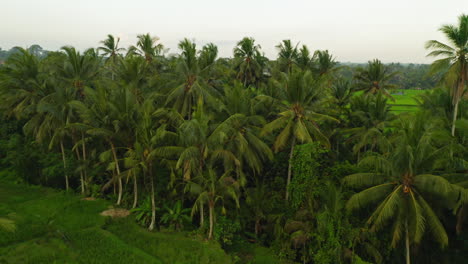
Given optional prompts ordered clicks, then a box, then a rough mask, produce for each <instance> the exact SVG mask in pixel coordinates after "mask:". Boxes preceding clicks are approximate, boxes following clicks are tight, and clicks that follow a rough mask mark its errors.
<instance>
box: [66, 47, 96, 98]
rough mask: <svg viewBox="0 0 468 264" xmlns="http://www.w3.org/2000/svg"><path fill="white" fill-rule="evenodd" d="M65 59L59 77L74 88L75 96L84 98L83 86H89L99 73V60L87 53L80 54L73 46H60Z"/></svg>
mask: <svg viewBox="0 0 468 264" xmlns="http://www.w3.org/2000/svg"><path fill="white" fill-rule="evenodd" d="M62 50H63V51H64V52H65V55H66V57H65V61H64V62H63V63H64V64H63V67H62V68H61V69H60V77H61V78H62V80H63V81H64V82H67V84H68V85H71V86H73V87H74V88H75V89H76V92H77V97H79V98H80V99H83V98H84V96H85V95H84V87H90V85H91V84H92V81H94V80H95V79H96V78H97V76H98V74H99V62H98V61H97V60H96V58H95V57H93V56H91V55H89V54H81V53H80V52H79V51H77V50H76V49H75V48H74V47H69V46H65V47H62Z"/></svg>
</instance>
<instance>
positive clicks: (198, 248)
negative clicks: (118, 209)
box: [0, 177, 232, 264]
mask: <svg viewBox="0 0 468 264" xmlns="http://www.w3.org/2000/svg"><path fill="white" fill-rule="evenodd" d="M110 205H111V204H110V203H109V202H107V201H104V200H95V201H84V200H81V198H80V197H79V196H78V195H73V194H67V193H65V192H63V191H62V192H59V191H56V190H53V189H49V188H44V187H37V186H26V185H22V184H15V183H11V182H7V181H5V180H2V179H1V177H0V217H6V218H8V219H12V220H14V222H15V224H16V231H15V232H7V231H5V230H0V263H2V264H3V263H31V264H32V263H34V264H39V263H156V264H159V263H231V262H232V261H231V257H230V256H228V255H227V254H226V253H225V252H224V251H223V250H222V249H221V248H220V246H219V245H218V244H217V243H215V242H206V241H203V240H200V239H196V238H189V237H186V236H185V235H184V234H182V233H163V232H148V231H146V230H145V229H143V228H141V227H139V226H137V225H136V224H135V223H134V221H133V220H132V219H130V218H127V219H123V220H111V219H110V218H108V217H107V218H106V217H103V216H100V215H99V213H100V212H101V211H103V210H105V209H106V208H108V207H109V206H110Z"/></svg>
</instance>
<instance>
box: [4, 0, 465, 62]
mask: <svg viewBox="0 0 468 264" xmlns="http://www.w3.org/2000/svg"><path fill="white" fill-rule="evenodd" d="M1 6H2V15H1V16H0V47H2V48H3V49H8V48H11V47H12V46H23V47H26V46H30V45H32V44H36V43H37V44H39V45H41V46H42V47H43V48H45V49H50V50H56V49H59V48H60V47H62V46H64V45H73V46H75V47H77V48H79V49H85V48H89V47H97V46H98V45H99V41H100V40H103V39H104V38H105V37H106V35H107V34H109V33H110V34H114V35H118V36H120V37H121V39H122V40H121V46H123V47H127V46H129V45H131V44H134V43H135V42H136V35H137V34H140V33H147V32H149V33H151V34H152V35H155V36H158V37H159V38H160V39H161V42H162V43H163V44H164V45H165V46H166V47H168V48H170V53H174V52H179V51H178V49H177V43H178V42H179V41H180V40H181V39H183V38H184V37H188V38H190V39H195V40H196V42H197V43H198V44H199V45H202V44H205V43H207V42H213V43H215V44H217V45H218V47H219V50H220V55H221V56H223V57H230V56H232V49H233V47H234V46H235V43H236V42H237V41H238V40H240V39H241V38H242V37H244V36H251V37H254V38H255V39H256V41H257V42H258V44H260V45H261V46H262V50H263V51H264V52H265V53H266V55H267V56H268V57H269V58H276V54H277V51H276V49H275V46H276V45H277V44H278V43H279V42H280V41H281V40H283V39H291V40H293V41H294V42H298V41H300V43H301V44H306V45H308V46H309V48H310V49H311V50H316V49H328V50H329V51H330V52H331V53H333V54H334V55H335V56H336V57H337V59H338V60H339V61H342V62H365V61H367V60H370V59H373V58H379V59H381V60H382V61H383V62H415V63H429V62H431V61H432V60H433V59H431V58H426V57H425V55H426V54H427V52H426V50H425V49H424V43H425V42H426V41H427V40H430V39H437V40H441V41H444V42H445V39H444V37H443V35H442V34H441V33H439V32H438V31H437V30H438V28H439V27H440V26H441V25H442V24H447V23H448V24H455V23H457V17H458V16H459V15H461V14H462V13H468V1H467V0H392V1H388V0H385V1H382V0H326V1H324V0H320V1H316V0H269V1H267V0H231V1H226V0H165V1H160V0H153V1H151V0H131V1H129V0H125V1H124V0H79V1H77V0H41V1H36V0H29V1H28V0H9V1H2V3H1Z"/></svg>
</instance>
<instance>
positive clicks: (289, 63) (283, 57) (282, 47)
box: [276, 39, 299, 74]
mask: <svg viewBox="0 0 468 264" xmlns="http://www.w3.org/2000/svg"><path fill="white" fill-rule="evenodd" d="M298 45H299V44H296V46H293V44H292V43H291V40H289V39H285V40H283V42H281V43H280V44H278V45H277V46H276V48H277V49H278V51H279V52H278V64H279V67H280V70H281V71H283V72H286V73H288V74H289V73H291V72H292V69H293V65H294V64H295V62H296V61H297V58H298V52H297V46H298Z"/></svg>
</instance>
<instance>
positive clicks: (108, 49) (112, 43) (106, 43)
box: [98, 34, 125, 79]
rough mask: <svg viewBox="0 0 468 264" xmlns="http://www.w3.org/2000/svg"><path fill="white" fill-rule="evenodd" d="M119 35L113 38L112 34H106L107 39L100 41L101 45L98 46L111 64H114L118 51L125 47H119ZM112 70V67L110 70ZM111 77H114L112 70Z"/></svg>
mask: <svg viewBox="0 0 468 264" xmlns="http://www.w3.org/2000/svg"><path fill="white" fill-rule="evenodd" d="M119 42H120V37H117V38H115V37H114V36H113V35H111V34H109V35H107V39H105V40H103V41H101V44H102V46H101V47H99V48H98V50H99V51H102V52H103V55H104V56H107V62H111V63H112V66H115V65H116V62H117V58H118V56H119V52H123V51H124V50H125V48H119ZM111 71H113V69H112V70H111ZM112 79H114V72H112Z"/></svg>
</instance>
